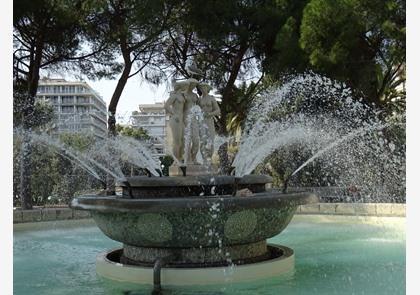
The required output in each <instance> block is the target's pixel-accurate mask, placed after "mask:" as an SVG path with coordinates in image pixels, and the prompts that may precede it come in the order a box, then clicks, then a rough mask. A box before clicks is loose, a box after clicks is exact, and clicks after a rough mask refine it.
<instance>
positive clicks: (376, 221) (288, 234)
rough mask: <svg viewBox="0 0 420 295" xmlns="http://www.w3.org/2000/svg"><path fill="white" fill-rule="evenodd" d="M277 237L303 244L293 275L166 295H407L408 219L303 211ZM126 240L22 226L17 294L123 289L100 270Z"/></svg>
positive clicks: (79, 226)
mask: <svg viewBox="0 0 420 295" xmlns="http://www.w3.org/2000/svg"><path fill="white" fill-rule="evenodd" d="M270 242H272V243H278V244H282V245H285V246H288V247H291V248H293V249H294V250H295V260H296V265H295V271H294V273H293V274H289V275H284V276H282V277H277V278H268V279H265V280H262V281H261V280H260V281H258V282H252V283H251V282H250V283H246V284H235V285H224V286H212V287H200V288H191V287H185V288H181V287H176V288H170V287H166V288H165V290H164V292H163V294H177V295H181V294H208V295H210V294H239V295H245V294H250V295H251V294H267V295H268V294H270V295H274V294H276V295H277V294H393V295H394V294H405V218H397V217H381V218H376V217H370V218H362V217H343V216H314V215H298V216H295V217H294V219H293V220H292V222H291V224H290V225H289V226H288V227H287V228H286V230H285V231H284V232H283V233H282V234H280V235H278V236H276V237H274V238H272V239H270ZM119 246H120V243H117V242H115V241H112V240H110V239H109V238H107V237H106V236H105V235H103V234H102V233H101V232H100V230H99V229H98V228H97V227H96V226H95V224H94V223H93V222H91V221H65V222H63V221H60V222H44V223H36V224H18V225H15V227H14V251H13V255H14V267H13V279H14V294H18V295H28V294H33V295H36V294H40V295H41V294H42V295H49V294H51V295H63V294H123V291H121V290H117V289H118V288H121V286H116V285H114V284H113V285H110V284H109V283H107V282H103V281H101V280H100V279H98V277H97V276H96V272H95V257H96V255H97V254H98V253H99V252H103V251H104V250H107V249H111V248H115V247H119ZM163 283H164V282H163ZM117 287H118V288H117ZM164 287H165V286H164ZM123 288H125V290H126V291H129V292H126V294H131V295H135V294H150V291H151V288H150V287H148V286H144V287H142V286H140V287H133V286H127V287H123Z"/></svg>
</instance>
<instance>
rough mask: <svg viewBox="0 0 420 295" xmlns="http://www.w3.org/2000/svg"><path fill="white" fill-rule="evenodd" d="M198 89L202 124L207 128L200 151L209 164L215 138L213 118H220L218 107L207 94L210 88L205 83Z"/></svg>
mask: <svg viewBox="0 0 420 295" xmlns="http://www.w3.org/2000/svg"><path fill="white" fill-rule="evenodd" d="M198 88H199V89H200V91H201V93H202V94H201V96H200V98H199V100H198V105H199V106H200V107H201V110H202V111H203V113H204V122H203V123H204V124H205V125H206V126H207V128H206V130H207V134H206V137H205V140H204V141H202V142H200V151H201V154H202V155H203V158H204V160H205V161H206V162H207V163H210V162H211V157H212V155H213V148H214V138H215V136H216V129H215V127H214V118H215V116H220V108H219V105H218V103H217V101H216V99H215V97H214V96H213V95H210V94H209V92H210V90H211V89H212V87H211V86H210V85H209V84H207V83H200V84H199V85H198Z"/></svg>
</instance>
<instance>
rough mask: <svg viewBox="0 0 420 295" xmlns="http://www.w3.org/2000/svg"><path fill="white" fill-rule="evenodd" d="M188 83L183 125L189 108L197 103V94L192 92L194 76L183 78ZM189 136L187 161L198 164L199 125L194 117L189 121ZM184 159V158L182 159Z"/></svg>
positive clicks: (194, 85)
mask: <svg viewBox="0 0 420 295" xmlns="http://www.w3.org/2000/svg"><path fill="white" fill-rule="evenodd" d="M185 82H187V83H188V87H187V89H186V91H185V93H184V97H185V104H184V126H185V127H187V117H188V115H189V114H190V111H191V108H192V107H193V106H194V105H197V103H198V96H197V94H195V93H194V92H193V90H194V88H195V87H196V86H197V85H198V81H197V80H196V79H194V78H190V79H187V80H185ZM190 134H191V138H190V146H188V147H187V148H188V149H189V153H188V163H189V164H191V163H194V164H198V162H197V153H198V149H199V144H200V139H199V126H198V121H197V119H196V118H192V121H191V131H190ZM184 160H185V159H184Z"/></svg>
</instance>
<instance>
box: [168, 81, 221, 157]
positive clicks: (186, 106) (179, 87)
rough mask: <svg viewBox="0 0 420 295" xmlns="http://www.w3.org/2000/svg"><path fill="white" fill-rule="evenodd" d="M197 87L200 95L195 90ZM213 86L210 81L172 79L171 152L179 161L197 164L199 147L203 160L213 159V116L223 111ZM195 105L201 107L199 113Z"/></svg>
mask: <svg viewBox="0 0 420 295" xmlns="http://www.w3.org/2000/svg"><path fill="white" fill-rule="evenodd" d="M196 87H197V88H198V89H199V90H200V92H201V96H198V95H197V94H196V93H194V92H193V90H194V89H195V88H196ZM211 89H212V87H211V86H210V85H209V84H207V83H203V82H199V81H198V80H196V79H193V78H190V79H187V80H182V81H175V82H174V83H173V90H172V91H171V92H170V95H169V98H168V99H167V100H166V102H165V110H166V112H167V114H169V127H170V129H171V133H172V153H173V156H174V157H175V158H176V159H177V160H178V161H179V162H184V163H185V164H198V162H197V153H198V151H199V150H200V153H201V155H202V157H203V160H204V163H205V164H209V163H211V157H212V155H213V143H214V137H215V135H216V131H215V127H214V117H215V116H219V115H220V108H219V105H218V104H217V102H216V99H215V98H214V96H212V95H210V94H209V92H210V90H211ZM195 106H198V107H199V108H200V116H197V114H194V112H192V110H194V109H195V110H196V109H197V107H195ZM187 132H188V134H186V133H187ZM186 136H188V138H185V137H186Z"/></svg>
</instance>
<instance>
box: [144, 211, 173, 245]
mask: <svg viewBox="0 0 420 295" xmlns="http://www.w3.org/2000/svg"><path fill="white" fill-rule="evenodd" d="M136 230H137V232H138V233H139V234H140V235H141V236H143V237H145V239H147V240H149V241H152V242H165V241H169V240H171V239H172V225H171V223H170V222H169V221H168V219H167V218H166V217H164V216H162V215H161V214H153V213H150V214H142V215H140V216H139V217H138V218H137V224H136Z"/></svg>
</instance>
